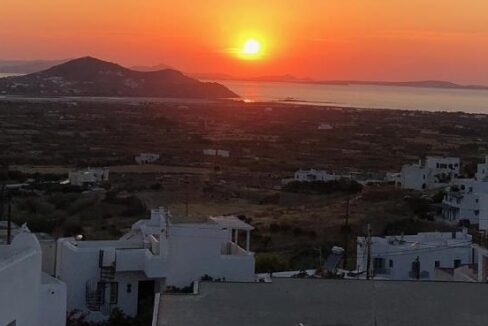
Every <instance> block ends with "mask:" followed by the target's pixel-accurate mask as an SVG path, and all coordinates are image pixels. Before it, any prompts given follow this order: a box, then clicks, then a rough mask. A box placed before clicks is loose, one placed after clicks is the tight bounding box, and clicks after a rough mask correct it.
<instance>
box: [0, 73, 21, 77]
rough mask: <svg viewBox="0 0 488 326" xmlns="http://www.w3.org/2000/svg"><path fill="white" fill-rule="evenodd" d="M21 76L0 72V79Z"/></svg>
mask: <svg viewBox="0 0 488 326" xmlns="http://www.w3.org/2000/svg"><path fill="white" fill-rule="evenodd" d="M20 75H22V74H11V73H3V72H0V78H2V77H9V76H20Z"/></svg>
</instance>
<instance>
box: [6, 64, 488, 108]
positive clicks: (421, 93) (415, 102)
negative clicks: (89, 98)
mask: <svg viewBox="0 0 488 326" xmlns="http://www.w3.org/2000/svg"><path fill="white" fill-rule="evenodd" d="M16 75H20V74H6V73H0V78H1V77H8V76H16ZM209 81H212V82H218V83H221V84H223V85H225V86H227V87H228V88H230V89H231V90H232V91H234V92H235V93H237V94H239V95H240V96H241V97H242V98H243V99H244V100H245V101H246V102H279V103H289V104H297V105H319V106H332V107H352V108H369V109H393V110H421V111H432V112H434V111H446V112H466V113H483V114H488V90H472V89H451V88H423V87H397V86H377V85H320V84H309V83H285V82H260V81H238V80H209Z"/></svg>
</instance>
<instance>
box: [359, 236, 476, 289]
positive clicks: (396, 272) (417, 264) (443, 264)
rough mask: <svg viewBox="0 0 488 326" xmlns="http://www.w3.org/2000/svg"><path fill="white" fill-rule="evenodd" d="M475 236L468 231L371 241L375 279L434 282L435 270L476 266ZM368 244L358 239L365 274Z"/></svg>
mask: <svg viewBox="0 0 488 326" xmlns="http://www.w3.org/2000/svg"><path fill="white" fill-rule="evenodd" d="M471 244H472V237H471V235H469V234H467V232H453V233H451V232H442V233H441V232H426V233H418V234H416V235H405V236H387V237H372V238H371V254H370V259H371V262H370V268H371V271H372V273H373V275H374V276H375V277H378V278H383V279H391V280H410V279H417V278H418V279H422V280H432V279H434V274H435V270H436V269H440V268H452V269H454V268H458V267H460V266H462V265H469V264H472V263H473V260H474V259H476V257H474V253H473V250H472V248H471ZM367 257H368V245H367V239H366V238H365V237H358V239H357V261H356V267H357V271H358V272H363V273H366V270H367V261H368V258H367Z"/></svg>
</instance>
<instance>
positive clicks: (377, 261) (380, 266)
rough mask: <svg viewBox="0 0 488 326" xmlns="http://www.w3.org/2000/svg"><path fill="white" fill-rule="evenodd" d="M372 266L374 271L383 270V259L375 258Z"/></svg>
mask: <svg viewBox="0 0 488 326" xmlns="http://www.w3.org/2000/svg"><path fill="white" fill-rule="evenodd" d="M373 266H374V269H375V270H381V269H384V268H385V259H384V258H375V259H374V262H373Z"/></svg>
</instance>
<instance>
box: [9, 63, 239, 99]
mask: <svg viewBox="0 0 488 326" xmlns="http://www.w3.org/2000/svg"><path fill="white" fill-rule="evenodd" d="M0 94H2V95H23V96H25V95H27V96H99V97H112V96H114V97H162V98H168V97H174V98H208V99H215V98H238V97H239V96H238V95H237V94H235V93H234V92H232V91H231V90H229V89H228V88H226V87H225V86H223V85H221V84H218V83H215V82H213V83H211V82H201V81H199V80H197V79H194V78H191V77H188V76H186V75H184V74H183V73H181V72H179V71H177V70H173V69H165V70H158V71H152V72H143V71H135V70H131V69H129V68H125V67H123V66H121V65H119V64H116V63H112V62H107V61H103V60H100V59H97V58H93V57H90V56H87V57H82V58H78V59H74V60H70V61H68V62H65V63H62V64H59V65H55V66H53V67H51V68H48V69H46V70H43V71H40V72H36V73H32V74H27V75H23V76H14V77H5V78H1V79H0Z"/></svg>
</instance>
